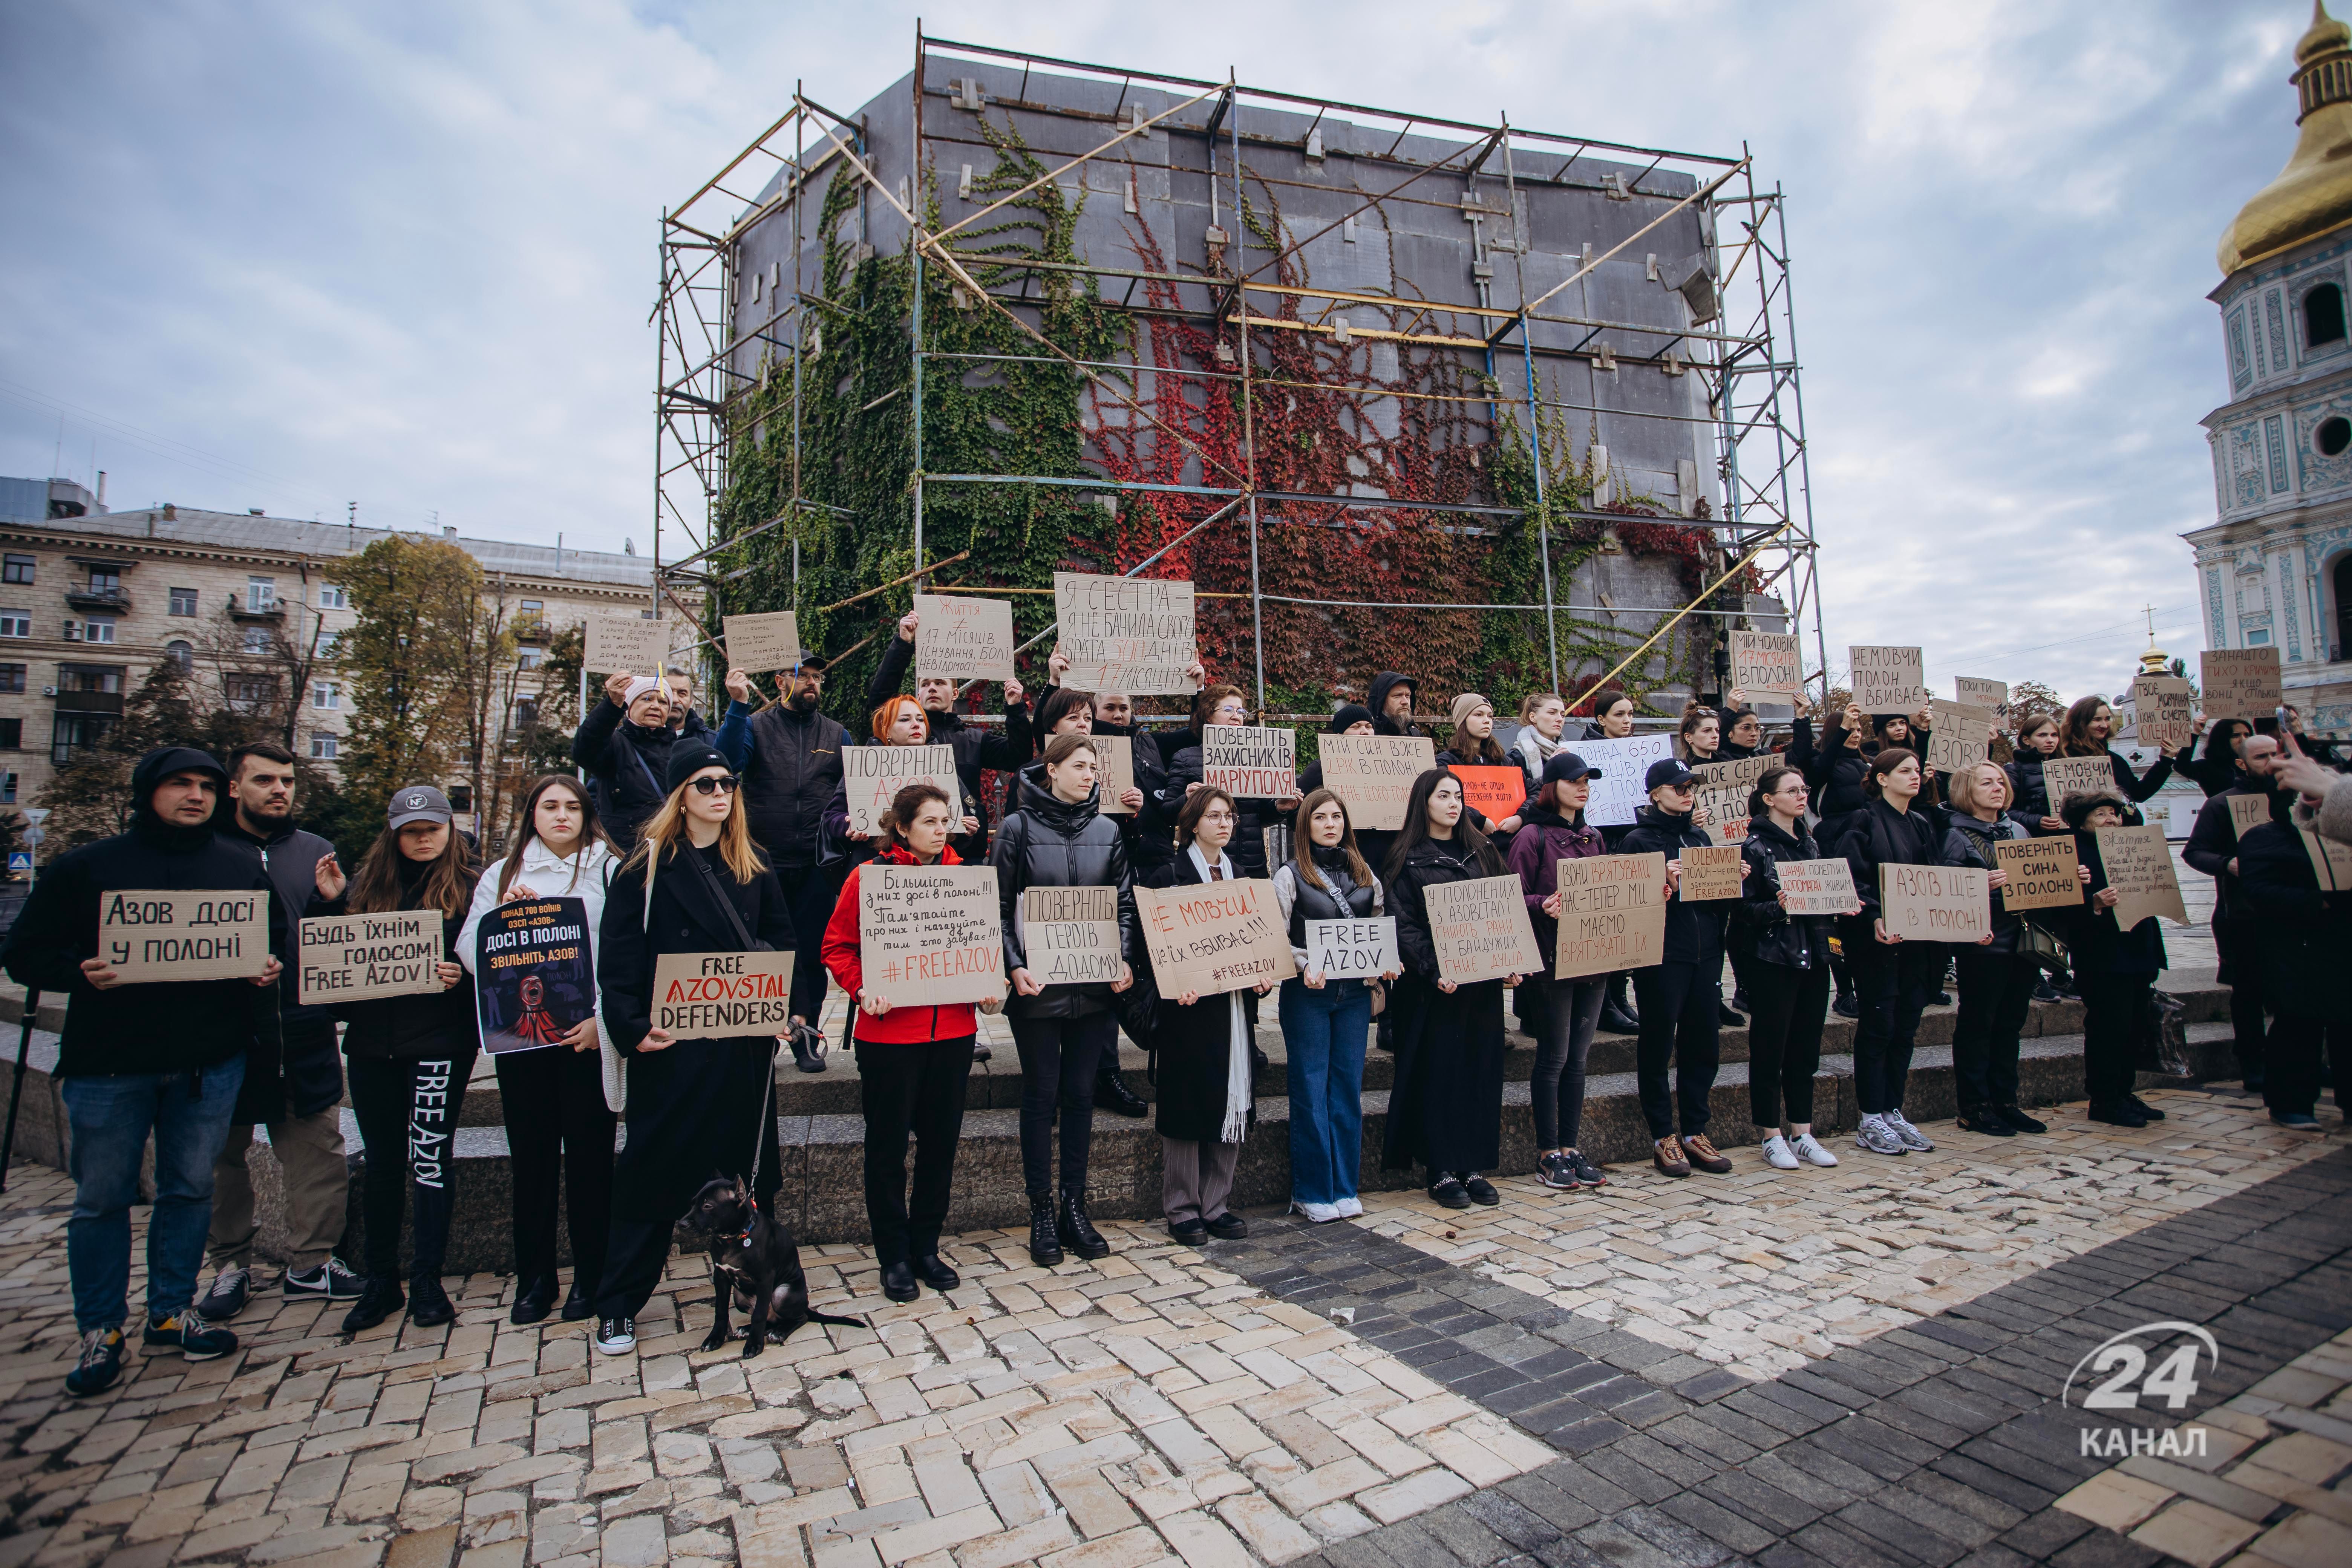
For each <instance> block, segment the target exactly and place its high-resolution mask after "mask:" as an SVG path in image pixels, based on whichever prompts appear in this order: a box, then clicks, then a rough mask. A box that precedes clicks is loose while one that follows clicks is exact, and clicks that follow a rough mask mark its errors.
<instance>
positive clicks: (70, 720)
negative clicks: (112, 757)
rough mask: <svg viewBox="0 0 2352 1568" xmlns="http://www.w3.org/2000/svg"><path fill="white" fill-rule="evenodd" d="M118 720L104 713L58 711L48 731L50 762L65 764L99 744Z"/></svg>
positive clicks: (104, 739)
mask: <svg viewBox="0 0 2352 1568" xmlns="http://www.w3.org/2000/svg"><path fill="white" fill-rule="evenodd" d="M117 722H118V721H117V720H116V719H115V718H114V717H113V716H112V715H111V714H105V713H60V714H58V716H57V721H56V722H55V724H54V725H53V726H52V727H51V728H50V731H49V762H50V763H51V764H52V765H53V766H56V767H60V768H62V767H64V766H66V765H67V764H68V763H71V762H72V761H73V760H74V759H75V758H76V757H77V756H79V755H80V754H81V753H82V752H87V751H89V749H90V748H92V747H93V746H102V745H104V744H105V743H106V737H107V736H108V735H109V734H110V733H111V732H112V731H113V729H114V726H115V724H116V723H117Z"/></svg>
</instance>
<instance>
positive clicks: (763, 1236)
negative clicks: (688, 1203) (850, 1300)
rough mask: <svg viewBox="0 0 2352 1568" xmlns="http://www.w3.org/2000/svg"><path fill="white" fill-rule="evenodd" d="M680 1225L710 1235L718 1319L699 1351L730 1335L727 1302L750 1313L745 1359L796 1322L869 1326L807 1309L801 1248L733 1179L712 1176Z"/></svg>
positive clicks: (737, 1179) (713, 1297)
mask: <svg viewBox="0 0 2352 1568" xmlns="http://www.w3.org/2000/svg"><path fill="white" fill-rule="evenodd" d="M686 1218H687V1223H688V1225H690V1226H693V1227H694V1228H695V1229H697V1230H699V1231H702V1232H704V1233H705V1234H707V1235H708V1236H709V1237H710V1292H711V1303H710V1304H711V1308H712V1310H713V1311H714V1312H716V1313H717V1315H718V1321H716V1322H715V1323H713V1324H712V1325H711V1328H710V1337H709V1338H708V1339H706V1340H704V1341H703V1342H702V1348H703V1349H704V1350H707V1351H715V1350H717V1349H718V1348H719V1346H721V1345H723V1344H725V1343H726V1342H727V1340H728V1336H729V1333H730V1328H729V1325H728V1318H727V1304H728V1301H729V1300H730V1298H732V1299H733V1300H734V1303H735V1306H736V1307H737V1308H738V1309H739V1310H742V1311H744V1312H748V1313H749V1314H751V1321H749V1322H747V1323H746V1324H745V1325H744V1330H743V1334H744V1342H743V1355H744V1357H745V1359H746V1360H749V1359H750V1358H751V1357H752V1356H755V1355H758V1354H759V1353H760V1352H761V1351H763V1350H765V1349H767V1346H768V1335H769V1333H770V1331H771V1330H772V1331H773V1332H774V1334H775V1337H776V1339H777V1340H778V1341H779V1342H781V1341H782V1340H784V1339H786V1338H788V1337H790V1335H791V1334H792V1331H793V1330H794V1329H797V1328H799V1327H800V1326H801V1325H802V1324H803V1323H836V1324H839V1325H840V1326H842V1327H844V1328H850V1329H863V1328H867V1327H870V1326H871V1325H869V1324H868V1323H867V1322H866V1320H865V1319H863V1318H836V1317H835V1316H833V1315H832V1314H831V1313H828V1312H813V1311H811V1310H809V1299H808V1279H807V1277H806V1276H805V1275H803V1273H802V1272H801V1249H800V1247H798V1246H796V1245H795V1244H794V1243H793V1233H792V1232H791V1231H789V1230H787V1229H786V1228H785V1227H784V1225H783V1222H782V1221H781V1220H776V1219H772V1218H770V1217H769V1216H768V1215H764V1214H761V1212H760V1205H759V1203H758V1201H757V1200H755V1199H754V1198H753V1197H752V1196H751V1188H749V1187H747V1186H745V1185H744V1184H743V1182H742V1179H741V1178H740V1177H730V1176H719V1177H716V1178H714V1179H713V1180H711V1181H710V1182H709V1183H707V1184H705V1185H704V1186H703V1189H702V1191H700V1192H699V1193H697V1194H695V1197H694V1206H693V1207H692V1208H691V1209H688V1211H687V1216H686Z"/></svg>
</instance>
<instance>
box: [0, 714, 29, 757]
mask: <svg viewBox="0 0 2352 1568" xmlns="http://www.w3.org/2000/svg"><path fill="white" fill-rule="evenodd" d="M24 749H25V721H23V720H22V719H0V752H21V751H23V750H24Z"/></svg>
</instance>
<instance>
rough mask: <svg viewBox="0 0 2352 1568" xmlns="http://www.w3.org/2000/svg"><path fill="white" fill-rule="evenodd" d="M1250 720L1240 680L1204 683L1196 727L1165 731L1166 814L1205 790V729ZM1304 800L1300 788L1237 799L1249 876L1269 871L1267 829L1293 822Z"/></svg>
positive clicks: (1196, 701)
mask: <svg viewBox="0 0 2352 1568" xmlns="http://www.w3.org/2000/svg"><path fill="white" fill-rule="evenodd" d="M1249 721H1250V716H1249V707H1248V704H1247V703H1246V702H1244V700H1243V698H1242V689H1241V688H1240V687H1238V686H1210V687H1204V688H1202V690H1201V692H1200V694H1199V695H1198V696H1196V697H1194V698H1193V699H1192V728H1190V729H1188V730H1185V731H1181V732H1180V733H1177V734H1173V735H1168V736H1164V737H1163V738H1162V739H1161V742H1160V754H1161V755H1162V756H1163V757H1165V758H1166V759H1167V760H1168V778H1167V782H1166V783H1165V784H1161V785H1160V792H1159V797H1158V801H1157V804H1158V806H1159V809H1160V813H1161V814H1162V815H1163V816H1164V817H1165V819H1166V820H1168V821H1170V822H1173V821H1174V820H1175V819H1176V818H1177V816H1179V815H1181V813H1182V811H1183V809H1184V803H1185V802H1186V801H1187V800H1190V799H1191V798H1192V796H1193V795H1196V794H1198V793H1199V792H1200V790H1201V787H1202V764H1201V742H1202V731H1204V730H1206V729H1207V728H1208V726H1210V725H1212V724H1246V723H1248V722H1249ZM1298 801H1299V796H1298V795H1297V792H1296V791H1295V790H1294V791H1293V793H1291V794H1289V795H1282V796H1279V797H1244V798H1243V799H1240V800H1236V801H1235V802H1234V809H1235V810H1237V811H1238V812H1240V814H1241V821H1240V823H1239V825H1238V826H1235V828H1234V843H1233V856H1234V860H1235V861H1237V862H1238V863H1239V864H1240V866H1241V868H1242V875H1243V876H1244V877H1264V876H1266V875H1268V868H1267V867H1266V863H1265V830H1266V829H1267V828H1269V827H1273V826H1278V825H1280V824H1282V823H1285V822H1287V821H1288V820H1289V819H1290V814H1291V813H1292V812H1294V811H1296V810H1297V809H1298Z"/></svg>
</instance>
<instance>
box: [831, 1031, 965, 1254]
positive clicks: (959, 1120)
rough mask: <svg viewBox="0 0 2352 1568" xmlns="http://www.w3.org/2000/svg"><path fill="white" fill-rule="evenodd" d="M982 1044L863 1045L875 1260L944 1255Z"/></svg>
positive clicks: (860, 1065) (869, 1218)
mask: <svg viewBox="0 0 2352 1568" xmlns="http://www.w3.org/2000/svg"><path fill="white" fill-rule="evenodd" d="M973 1038H974V1037H972V1036H971V1035H966V1036H964V1037H961V1038H960V1039H953V1040H928V1041H924V1042H922V1043H920V1044H913V1045H893V1044H890V1043H888V1042H887V1041H879V1040H860V1041H858V1042H857V1075H858V1080H859V1091H860V1093H861V1095H862V1096H863V1104H864V1106H865V1110H866V1223H867V1224H868V1225H869V1226H872V1227H873V1230H874V1256H875V1258H877V1260H878V1261H880V1262H881V1263H882V1264H883V1265H884V1266H885V1267H886V1268H887V1266H889V1265H890V1264H893V1263H909V1262H912V1261H913V1260H914V1259H916V1258H928V1257H929V1256H930V1255H931V1254H932V1253H935V1252H937V1251H938V1250H939V1249H940V1226H942V1225H944V1224H946V1223H947V1217H948V1197H949V1194H950V1193H951V1192H952V1191H953V1189H954V1186H955V1156H956V1140H957V1139H958V1138H960V1137H961V1136H962V1135H963V1105H964V1089H965V1084H966V1081H967V1080H968V1079H970V1078H971V1046H972V1040H973ZM908 1133H912V1134H913V1135H914V1139H915V1181H914V1197H913V1201H912V1202H911V1203H909V1202H908V1194H907V1137H908Z"/></svg>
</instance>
